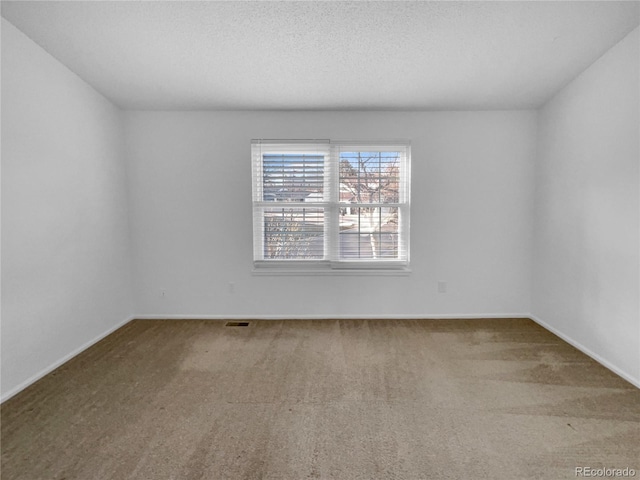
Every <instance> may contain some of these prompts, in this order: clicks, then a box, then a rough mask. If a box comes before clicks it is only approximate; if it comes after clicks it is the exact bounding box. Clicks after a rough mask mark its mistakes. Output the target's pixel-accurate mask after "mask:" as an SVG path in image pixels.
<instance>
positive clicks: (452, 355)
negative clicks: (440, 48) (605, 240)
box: [2, 320, 640, 480]
mask: <svg viewBox="0 0 640 480" xmlns="http://www.w3.org/2000/svg"><path fill="white" fill-rule="evenodd" d="M639 459H640V390H638V389H636V388H635V387H633V386H632V385H630V384H629V383H627V382H625V381H624V380H622V379H621V378H619V377H617V376H616V375H614V374H613V373H611V372H610V371H608V370H607V369H605V368H604V367H602V366H600V365H598V364H597V363H596V362H594V361H593V360H591V359H590V358H588V357H587V356H585V355H584V354H582V353H580V352H579V351H577V350H576V349H574V348H573V347H571V346H569V345H567V344H566V343H565V342H563V341H562V340H560V339H558V338H557V337H555V336H554V335H552V334H550V333H548V332H547V331H545V330H544V329H542V328H541V327H539V326H537V325H536V324H534V323H533V322H531V321H529V320H437V321H434V320H395V321H387V320H368V321H367V320H341V321H338V320H322V321H258V322H252V324H251V326H249V327H225V326H224V322H217V321H134V322H131V323H130V324H128V325H126V326H125V327H123V328H122V329H120V330H118V331H117V332H115V333H114V334H112V335H110V336H109V337H107V338H106V339H105V340H103V341H102V342H100V343H98V344H97V345H95V346H94V347H92V348H90V349H89V350H87V351H86V352H84V353H83V354H81V355H80V356H78V357H76V358H75V359H73V360H72V361H70V362H68V363H67V364H65V365H64V366H62V367H61V368H59V369H58V370H56V371H55V372H53V373H51V374H50V375H47V376H46V377H45V378H43V379H42V380H40V381H39V382H37V383H36V384H35V385H33V386H31V387H30V388H28V389H27V390H25V391H23V392H22V393H20V394H18V395H17V396H16V397H14V398H12V399H10V400H9V401H7V402H5V404H3V405H2V479H6V480H9V479H25V480H37V479H47V480H49V479H56V480H62V479H65V480H71V479H78V480H91V479H144V480H160V479H176V480H178V479H179V480H181V479H187V480H192V479H292V480H296V479H305V478H318V479H330V478H333V479H340V480H348V479H440V478H442V479H444V478H451V479H467V478H481V479H485V478H486V479H509V480H512V479H518V478H523V479H524V478H526V479H532V478H540V479H557V478H576V476H575V468H576V467H590V468H598V467H607V468H613V467H615V468H625V467H631V468H635V469H636V476H637V477H640V460H639Z"/></svg>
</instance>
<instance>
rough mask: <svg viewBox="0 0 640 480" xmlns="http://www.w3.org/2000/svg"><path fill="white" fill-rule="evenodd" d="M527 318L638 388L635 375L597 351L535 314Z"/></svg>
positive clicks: (637, 380) (638, 381) (639, 382)
mask: <svg viewBox="0 0 640 480" xmlns="http://www.w3.org/2000/svg"><path fill="white" fill-rule="evenodd" d="M529 318H530V319H531V320H533V321H534V322H536V323H537V324H538V325H540V326H541V327H542V328H544V329H545V330H549V331H550V332H551V333H553V334H554V335H556V336H558V337H560V338H561V339H562V340H564V341H565V342H567V343H568V344H569V345H572V346H574V347H575V348H577V349H578V350H580V351H581V352H582V353H584V354H585V355H588V356H589V357H591V358H593V359H594V360H595V361H596V362H598V363H599V364H600V365H602V366H603V367H605V368H608V369H609V370H611V371H612V372H613V373H615V374H616V375H618V376H620V377H622V378H624V379H625V380H626V381H627V382H629V383H631V384H632V385H634V386H636V387H638V388H640V380H639V379H637V378H635V377H633V375H630V374H629V373H627V372H625V371H624V370H621V369H620V368H618V367H616V366H615V365H613V364H612V363H610V362H609V361H608V360H606V359H604V358H602V357H601V356H600V355H598V354H597V353H595V352H592V351H591V350H589V349H588V348H587V347H585V346H584V345H582V344H581V343H580V342H576V341H575V340H574V339H572V338H571V337H569V336H568V335H566V334H565V333H563V332H561V331H560V330H558V329H556V328H554V327H552V326H551V325H549V324H548V323H546V322H545V321H543V320H541V319H540V318H538V317H536V316H535V315H533V314H529Z"/></svg>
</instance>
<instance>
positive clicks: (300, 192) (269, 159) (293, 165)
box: [262, 153, 324, 202]
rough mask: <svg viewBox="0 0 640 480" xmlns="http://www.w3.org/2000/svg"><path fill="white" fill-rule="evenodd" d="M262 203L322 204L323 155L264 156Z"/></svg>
mask: <svg viewBox="0 0 640 480" xmlns="http://www.w3.org/2000/svg"><path fill="white" fill-rule="evenodd" d="M262 181H263V200H264V201H274V202H321V201H322V200H323V186H324V155H318V154H296V153H283V154H275V153H274V154H265V155H263V156H262Z"/></svg>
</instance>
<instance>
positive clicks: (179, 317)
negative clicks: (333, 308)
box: [134, 313, 529, 320]
mask: <svg viewBox="0 0 640 480" xmlns="http://www.w3.org/2000/svg"><path fill="white" fill-rule="evenodd" d="M134 318H135V319H137V320H323V319H327V320H349V319H354V320H363V319H372V320H393V319H397V320H437V319H467V318H470V319H473V318H477V319H480V318H529V314H528V313H456V314H451V313H448V314H444V313H440V314H438V313H436V314H433V313H431V314H410V315H397V314H394V315H391V314H388V315H381V314H375V313H372V314H370V315H362V314H358V315H349V314H324V315H309V314H304V315H262V314H253V315H252V314H244V315H193V314H171V315H167V314H162V313H158V314H147V313H145V314H139V315H135V316H134Z"/></svg>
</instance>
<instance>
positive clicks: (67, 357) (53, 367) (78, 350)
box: [0, 315, 135, 403]
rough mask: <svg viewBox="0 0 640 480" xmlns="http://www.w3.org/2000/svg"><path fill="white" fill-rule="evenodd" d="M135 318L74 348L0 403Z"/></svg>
mask: <svg viewBox="0 0 640 480" xmlns="http://www.w3.org/2000/svg"><path fill="white" fill-rule="evenodd" d="M134 318H135V317H134V316H133V315H131V316H130V317H128V318H126V319H125V320H123V321H122V322H120V323H119V324H117V325H116V326H114V327H111V328H110V329H109V330H107V331H106V332H103V333H101V334H100V335H98V336H97V337H95V338H93V339H92V340H89V341H88V342H86V343H84V344H83V345H81V346H80V347H78V348H76V349H75V350H73V351H72V352H71V353H69V354H68V355H65V356H64V357H62V358H61V359H60V360H58V361H56V362H54V363H53V364H51V365H49V366H48V367H46V368H45V369H43V370H41V371H40V372H38V373H36V374H35V375H33V376H32V377H29V378H28V379H27V380H25V381H24V382H22V383H21V384H19V385H18V386H16V387H14V388H12V389H11V390H9V392H7V393H5V394H3V395H2V398H0V403H2V402H4V401H5V400H9V399H10V398H11V397H13V396H14V395H16V394H18V393H20V392H21V391H22V390H24V389H25V388H27V387H28V386H29V385H31V384H32V383H35V382H37V381H38V380H40V379H41V378H42V377H44V376H45V375H47V374H48V373H51V372H52V371H54V370H55V369H56V368H58V367H59V366H61V365H63V364H64V363H66V362H68V361H69V360H71V359H72V358H73V357H75V356H76V355H78V354H80V353H82V352H84V351H85V350H86V349H87V348H89V347H91V346H92V345H94V344H96V343H98V342H99V341H100V340H102V339H103V338H104V337H106V336H107V335H110V334H112V333H113V332H115V331H116V330H118V329H119V328H121V327H124V326H125V325H126V324H127V323H129V322H130V321H131V320H133V319H134Z"/></svg>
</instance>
